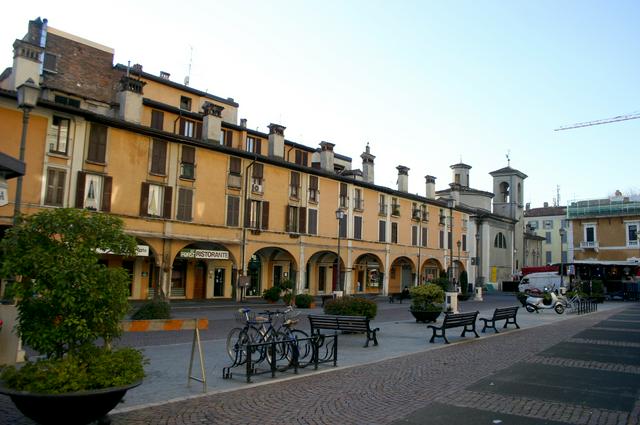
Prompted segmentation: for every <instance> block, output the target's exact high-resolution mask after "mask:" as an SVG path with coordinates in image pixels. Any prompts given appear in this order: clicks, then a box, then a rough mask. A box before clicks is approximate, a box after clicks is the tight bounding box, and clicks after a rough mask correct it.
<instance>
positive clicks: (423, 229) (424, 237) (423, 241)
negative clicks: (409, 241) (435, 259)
mask: <svg viewBox="0 0 640 425" xmlns="http://www.w3.org/2000/svg"><path fill="white" fill-rule="evenodd" d="M420 236H421V239H422V241H421V245H422V246H427V228H426V227H423V228H422V234H421V235H420Z"/></svg>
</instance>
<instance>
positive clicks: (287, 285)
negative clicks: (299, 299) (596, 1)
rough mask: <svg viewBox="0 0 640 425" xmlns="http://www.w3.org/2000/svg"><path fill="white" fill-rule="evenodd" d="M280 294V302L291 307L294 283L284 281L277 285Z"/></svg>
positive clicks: (288, 280) (289, 280) (287, 280)
mask: <svg viewBox="0 0 640 425" xmlns="http://www.w3.org/2000/svg"><path fill="white" fill-rule="evenodd" d="M278 286H279V287H280V290H281V292H282V300H283V301H284V303H285V304H286V305H291V304H292V303H293V288H294V282H293V280H291V279H284V280H283V281H282V282H280V284H279V285H278Z"/></svg>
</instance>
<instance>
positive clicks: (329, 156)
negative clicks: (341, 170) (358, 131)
mask: <svg viewBox="0 0 640 425" xmlns="http://www.w3.org/2000/svg"><path fill="white" fill-rule="evenodd" d="M334 146H335V145H334V144H333V143H329V142H320V168H322V169H323V170H325V171H329V172H330V173H333V172H334V171H335V170H334V168H333V147H334Z"/></svg>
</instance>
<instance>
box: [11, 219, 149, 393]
mask: <svg viewBox="0 0 640 425" xmlns="http://www.w3.org/2000/svg"><path fill="white" fill-rule="evenodd" d="M135 246H136V241H135V239H134V238H132V237H131V236H128V235H126V234H125V233H124V224H123V222H122V221H121V220H120V219H118V218H116V217H113V216H110V215H106V214H101V213H92V212H88V211H84V210H78V209H73V208H56V209H53V210H46V211H42V212H40V213H38V214H35V215H32V216H29V217H27V218H26V219H23V220H21V221H20V222H19V223H18V224H17V225H16V226H13V227H12V228H10V229H9V230H7V232H6V234H5V238H4V239H3V240H2V241H0V249H1V250H2V256H3V257H2V265H1V269H0V271H1V274H2V276H3V277H5V278H6V277H14V276H15V277H17V278H16V283H15V284H14V286H13V289H14V291H15V296H16V299H17V303H16V307H17V309H18V324H17V331H18V334H19V335H20V337H21V338H22V340H23V341H24V343H25V344H26V345H28V346H29V347H31V348H33V349H34V350H36V351H37V352H39V353H40V354H44V355H45V356H46V359H45V360H42V361H38V362H34V363H29V364H27V365H25V366H24V367H22V368H21V369H19V370H17V369H15V368H13V367H8V368H5V369H4V370H3V371H2V375H1V378H2V379H3V380H4V381H5V385H6V386H7V387H8V388H10V389H13V390H24V391H38V392H43V393H48V394H50V393H56V392H57V393H61V392H68V391H80V390H92V389H97V388H105V387H113V386H122V385H127V384H134V383H135V382H139V381H140V380H141V379H142V378H143V377H144V369H143V365H144V360H143V357H142V355H141V354H140V353H139V352H138V351H137V350H133V349H131V348H126V349H120V350H111V349H110V346H111V341H112V340H113V339H114V338H117V337H118V336H120V334H121V332H122V331H121V329H120V325H119V322H120V320H121V319H123V318H124V316H125V315H126V313H127V311H128V309H129V303H128V291H129V290H128V287H129V279H130V278H129V275H128V273H127V271H126V270H124V269H122V268H115V267H106V266H104V265H102V264H100V263H99V260H100V256H101V254H100V253H101V252H114V253H118V254H119V255H130V256H134V255H135ZM99 340H102V341H105V344H104V346H101V347H97V346H95V343H96V342H97V341H99ZM34 377H37V380H38V382H37V383H35V382H33V381H34V379H35V378H34ZM34 385H35V386H34Z"/></svg>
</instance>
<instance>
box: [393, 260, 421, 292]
mask: <svg viewBox="0 0 640 425" xmlns="http://www.w3.org/2000/svg"><path fill="white" fill-rule="evenodd" d="M414 281H415V265H414V263H413V261H411V259H409V258H408V257H398V258H396V259H395V260H393V263H391V268H390V269H389V292H390V293H391V292H401V291H402V289H403V288H404V287H407V288H410V287H412V286H413V283H414Z"/></svg>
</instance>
